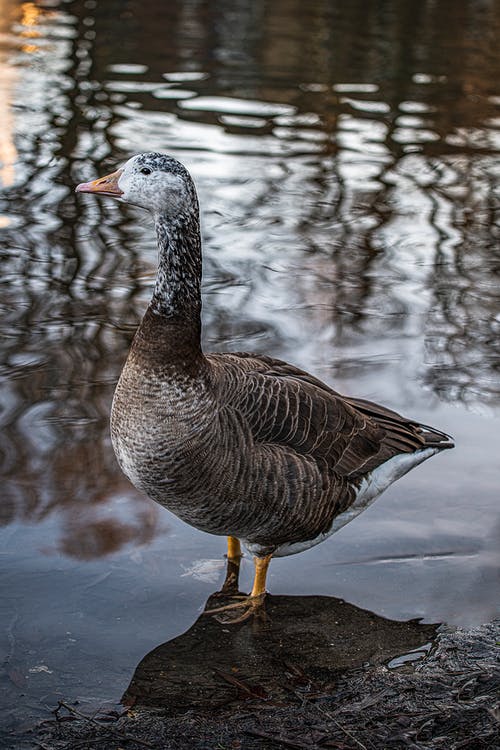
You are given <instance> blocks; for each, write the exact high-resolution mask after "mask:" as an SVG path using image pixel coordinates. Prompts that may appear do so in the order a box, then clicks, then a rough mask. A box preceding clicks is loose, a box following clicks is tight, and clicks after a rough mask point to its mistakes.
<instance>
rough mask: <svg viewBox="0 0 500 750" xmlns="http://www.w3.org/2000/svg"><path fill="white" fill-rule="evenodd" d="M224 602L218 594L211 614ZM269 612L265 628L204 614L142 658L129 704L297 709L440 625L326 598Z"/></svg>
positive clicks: (172, 708) (422, 640)
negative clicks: (304, 699)
mask: <svg viewBox="0 0 500 750" xmlns="http://www.w3.org/2000/svg"><path fill="white" fill-rule="evenodd" d="M219 602H220V599H219V598H216V599H215V600H214V597H210V599H209V600H208V602H207V604H206V609H211V608H213V606H214V605H216V603H219ZM266 608H267V612H268V615H269V616H270V618H271V623H270V624H268V625H267V626H266V627H265V628H262V627H260V628H259V627H258V626H257V627H256V624H255V623H253V624H252V623H248V622H247V623H245V624H241V625H232V626H228V625H223V624H221V623H219V622H217V621H216V620H215V619H214V618H213V617H209V616H206V615H204V614H202V615H201V616H200V617H199V618H198V620H196V622H195V623H194V625H192V627H191V628H190V629H189V630H188V631H187V632H186V633H183V635H180V636H178V637H177V638H174V639H173V640H171V641H168V642H167V643H163V644H162V645H161V646H157V647H156V648H155V649H153V651H151V652H150V653H149V654H147V655H146V656H145V657H144V658H143V659H142V660H141V662H140V663H139V665H138V666H137V668H136V670H135V673H134V676H133V677H132V680H131V682H130V685H129V686H128V688H127V690H126V692H125V694H124V696H123V698H122V702H123V703H125V704H126V705H137V706H139V705H142V706H156V707H161V708H163V709H164V710H165V711H166V712H167V714H168V715H174V716H175V715H176V714H178V713H185V712H186V711H189V710H196V711H206V710H211V709H216V708H220V707H222V706H225V707H228V706H230V705H234V707H235V708H236V707H237V705H238V703H240V704H241V702H248V701H249V700H252V699H253V700H261V701H262V700H265V701H268V702H271V703H272V704H273V705H276V702H278V703H279V704H280V705H288V704H290V703H292V704H295V703H296V702H297V698H298V696H300V694H301V691H303V694H304V695H309V696H310V697H312V696H313V695H316V696H317V697H321V695H322V694H327V693H328V692H329V691H331V689H332V687H333V685H334V684H335V682H336V681H337V679H338V676H339V673H341V672H343V671H345V670H347V669H354V668H356V667H360V666H361V665H363V664H366V663H367V662H370V663H371V664H381V663H383V662H385V661H388V660H389V659H391V658H394V657H396V656H400V655H402V654H405V653H407V652H408V651H411V650H414V649H418V647H420V646H423V645H424V644H427V643H428V642H429V641H430V640H432V639H433V638H434V636H435V634H436V627H435V626H434V625H422V624H420V623H418V622H416V621H410V622H392V621H391V620H385V619H383V618H382V617H378V616H377V615H374V614H373V613H371V612H368V611H366V610H363V609H359V608H358V607H355V606H353V605H352V604H348V603H346V602H344V601H342V600H341V599H333V598H330V597H326V596H303V597H299V596H268V597H267V601H266ZM299 700H300V698H299ZM235 704H236V705H235Z"/></svg>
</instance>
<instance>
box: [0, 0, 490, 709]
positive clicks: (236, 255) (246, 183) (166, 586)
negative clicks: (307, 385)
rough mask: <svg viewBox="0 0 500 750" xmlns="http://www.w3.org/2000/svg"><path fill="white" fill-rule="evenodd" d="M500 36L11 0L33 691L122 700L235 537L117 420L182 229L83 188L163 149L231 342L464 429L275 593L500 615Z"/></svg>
mask: <svg viewBox="0 0 500 750" xmlns="http://www.w3.org/2000/svg"><path fill="white" fill-rule="evenodd" d="M499 32H500V7H499V6H498V4H496V3H489V2H482V3H478V2H473V1H472V0H470V2H460V3H456V2H453V3H452V2H451V0H445V2H441V3H439V4H430V3H429V4H428V3H413V2H409V1H406V2H403V0H401V1H400V2H397V0H388V1H387V2H382V3H380V2H375V1H373V2H368V3H366V2H363V3H361V2H359V3H352V4H351V5H350V6H349V8H347V7H345V4H344V3H340V2H337V3H335V2H326V0H325V1H324V2H322V1H320V0H317V1H316V2H311V3H309V4H308V5H307V9H305V8H304V7H303V6H302V5H301V4H300V3H295V2H293V1H292V0H282V1H281V2H275V3H263V2H259V1H257V2H254V3H252V4H248V3H245V2H234V1H233V2H218V3H213V4H201V3H198V2H195V1H194V0H193V1H187V0H186V1H185V2H170V3H168V4H166V3H161V2H148V3H145V2H141V3H139V2H136V1H133V0H131V1H129V2H126V3H123V2H121V1H120V2H118V0H107V2H106V3H99V4H98V3H96V2H95V0H85V1H84V2H59V1H58V0H51V1H50V2H44V3H19V2H15V1H14V0H3V1H1V2H0V122H1V128H0V181H1V185H2V189H1V191H0V243H1V257H2V274H1V277H0V306H1V312H2V315H1V319H0V333H1V341H0V346H1V350H2V355H1V358H0V367H1V376H2V389H1V395H0V398H1V420H2V431H1V433H0V441H1V442H0V450H1V460H2V476H3V481H2V502H1V505H0V522H1V524H2V528H1V529H0V534H1V553H0V554H1V560H2V566H1V571H2V572H1V580H2V596H1V599H0V608H1V613H2V620H1V621H2V626H1V632H0V653H1V654H2V658H3V659H4V660H5V665H6V676H5V677H4V679H3V683H2V688H1V689H2V695H3V702H4V704H5V705H6V706H8V707H12V706H14V705H17V706H18V705H19V703H20V702H21V704H22V705H24V706H26V707H27V708H29V710H30V711H33V712H36V711H37V710H40V708H41V707H42V706H43V705H53V703H54V700H55V698H56V697H57V696H58V695H63V696H65V697H66V698H76V697H80V698H82V696H83V697H85V696H87V697H89V696H91V697H93V698H95V699H96V700H101V699H110V698H113V697H116V696H119V695H120V694H121V692H122V691H123V689H124V688H125V687H126V685H127V684H128V681H129V679H130V675H131V674H132V672H133V670H134V668H135V666H136V665H137V663H138V662H139V660H140V659H141V658H142V656H143V655H144V654H145V653H147V652H148V651H149V650H151V649H152V648H153V647H154V646H155V645H157V644H158V643H163V642H164V641H166V640H168V639H169V638H172V637H174V636H176V635H178V634H179V633H181V632H183V631H184V630H186V629H187V628H188V627H189V626H190V625H191V623H192V622H193V621H194V620H195V619H196V617H197V615H198V614H199V611H200V608H201V607H202V606H203V604H204V602H205V600H206V598H207V596H208V595H209V593H211V592H212V591H213V590H215V589H217V587H218V586H219V585H220V583H221V580H222V577H223V571H222V564H223V557H222V556H223V552H224V541H223V540H222V539H219V538H215V537H210V536H207V535H204V534H201V533H199V532H197V531H195V530H193V529H190V528H189V527H187V526H185V525H183V524H182V523H180V522H179V521H177V520H176V519H175V518H174V517H172V516H171V515H170V514H169V513H167V512H166V511H164V510H163V509H161V508H159V507H156V506H153V505H151V504H150V503H149V502H148V501H147V500H145V499H144V498H141V497H140V496H139V495H138V494H137V493H136V492H135V490H134V489H133V488H131V486H130V485H129V484H128V483H127V481H126V480H125V479H124V478H123V477H122V475H121V474H120V471H119V469H118V467H117V465H116V462H115V459H114V456H113V453H112V449H111V446H110V441H109V434H108V414H109V408H110V399H111V396H112V391H113V385H114V383H115V381H116V379H117V377H118V374H119V371H120V368H121V365H122V363H123V360H124V358H125V356H126V352H127V349H128V346H129V343H130V340H131V337H132V335H133V332H134V329H135V326H136V325H137V322H138V320H139V319H140V316H141V314H142V312H143V311H144V309H145V305H146V304H147V300H148V297H149V294H150V291H151V285H152V282H153V278H154V272H155V262H156V249H155V241H154V237H153V231H152V226H151V222H150V221H149V219H148V218H146V217H144V216H143V215H142V214H141V213H140V212H139V211H136V210H134V209H132V208H130V207H127V206H121V205H117V204H115V203H113V202H111V201H109V202H105V201H98V200H96V199H94V198H92V197H81V196H75V195H74V192H73V188H74V185H75V184H76V183H78V182H81V181H83V180H87V179H91V178H93V177H95V176H97V175H100V174H104V173H106V172H109V171H111V170H112V169H114V168H115V166H116V165H117V164H118V163H120V162H121V161H122V160H124V159H125V158H127V157H128V156H130V155H131V154H133V153H135V152H137V151H141V150H145V149H160V150H165V151H168V152H170V153H172V154H173V155H175V156H176V157H177V158H179V159H181V160H182V161H183V162H184V163H185V164H186V165H187V166H188V168H189V169H190V170H191V172H192V174H193V176H194V178H195V180H196V183H197V186H198V189H199V194H200V201H201V206H202V216H203V234H204V243H205V256H204V257H205V261H204V342H205V347H206V348H207V349H215V350H225V349H233V350H250V351H251V350H254V351H260V352H263V353H269V354H273V355H274V356H277V357H280V358H283V359H287V360H289V361H292V362H294V363H296V364H297V365H299V366H301V367H304V368H306V369H308V370H310V371H312V372H314V373H315V374H316V375H318V376H319V377H321V378H323V379H324V380H326V381H327V382H329V383H332V384H335V387H336V389H337V390H339V391H341V392H345V393H350V394H355V395H358V396H364V397H367V398H371V399H374V400H377V401H380V402H383V403H385V404H387V405H388V406H391V407H393V408H395V409H397V410H399V411H402V412H404V413H406V414H408V415H411V416H415V417H418V418H419V419H420V420H422V421H423V422H427V423H431V424H434V425H436V426H437V427H439V428H441V429H443V430H445V431H447V432H450V433H451V434H453V435H454V437H455V438H456V441H457V448H456V449H455V450H454V451H449V452H447V453H446V454H445V455H441V456H439V457H436V458H434V459H433V460H431V461H429V462H427V463H426V464H425V465H424V466H422V467H420V468H419V469H417V470H415V471H414V472H413V473H412V474H410V475H409V476H407V477H405V478H404V479H402V480H401V481H400V482H398V483H397V485H395V486H393V487H391V488H390V490H388V491H387V493H386V494H385V495H384V497H383V498H381V499H380V500H379V501H377V503H376V504H375V505H374V506H372V507H371V508H370V509H369V510H368V511H366V513H364V514H363V515H362V516H360V517H359V518H358V519H357V520H356V521H355V522H354V523H353V524H351V525H349V526H347V527H345V528H344V529H342V530H341V531H340V532H339V533H338V534H337V535H335V537H334V538H332V539H330V540H329V541H328V542H326V543H324V544H322V545H320V546H318V547H316V548H314V549H312V550H310V551H308V552H306V553H304V554H302V555H299V556H295V557H291V558H287V559H281V560H276V561H275V562H274V563H273V565H272V567H271V572H270V576H269V587H270V589H271V590H272V591H273V592H274V593H276V594H291V595H297V596H298V595H305V594H326V595H331V596H336V597H343V598H344V599H346V600H347V601H349V602H352V603H354V604H357V605H358V606H360V607H363V608H365V609H369V610H372V611H374V612H376V613H377V614H382V615H384V616H386V617H389V618H393V619H405V618H410V617H411V618H414V617H421V618H424V619H425V620H426V621H427V622H433V621H434V622H436V621H443V620H446V621H448V622H451V623H457V624H472V623H477V622H482V621H485V620H488V619H489V618H491V617H492V616H493V615H494V614H495V612H498V602H499V599H500V597H499V588H500V587H499V580H498V563H499V548H500V545H499V541H500V539H499V537H500V517H499V502H498V495H499V492H498V483H499V478H500V466H499V457H498V454H499V449H498V434H499V426H500V364H499V363H500V336H499V332H500V286H499V279H500V251H499V243H498V177H499V175H500V161H499V158H498V154H499V148H500V90H499V84H498V81H499V80H500V54H499V52H498V44H497V42H498V38H499ZM250 578H251V564H250V562H249V561H245V562H244V566H243V581H242V583H243V585H244V586H246V585H248V584H249V582H250ZM21 693H22V695H23V697H22V698H20V697H19V696H20V694H21Z"/></svg>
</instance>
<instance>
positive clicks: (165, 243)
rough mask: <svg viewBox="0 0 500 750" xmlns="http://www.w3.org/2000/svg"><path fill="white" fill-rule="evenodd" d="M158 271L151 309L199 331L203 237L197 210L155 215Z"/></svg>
mask: <svg viewBox="0 0 500 750" xmlns="http://www.w3.org/2000/svg"><path fill="white" fill-rule="evenodd" d="M155 228H156V236H157V241H158V272H157V276H156V282H155V287H154V292H153V298H152V300H151V309H152V312H154V313H156V314H157V315H159V316H161V317H164V318H167V319H169V320H170V321H172V322H181V323H185V324H186V325H191V326H192V327H194V328H196V329H197V330H198V331H199V328H200V314H201V237H200V223H199V218H198V214H197V212H193V213H186V214H181V215H177V216H175V217H169V216H165V215H162V214H158V215H156V216H155Z"/></svg>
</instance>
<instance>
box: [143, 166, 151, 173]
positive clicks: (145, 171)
mask: <svg viewBox="0 0 500 750" xmlns="http://www.w3.org/2000/svg"><path fill="white" fill-rule="evenodd" d="M141 174H151V170H150V169H149V167H143V168H142V169H141Z"/></svg>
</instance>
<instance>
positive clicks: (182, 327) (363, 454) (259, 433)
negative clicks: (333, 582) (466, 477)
mask: <svg viewBox="0 0 500 750" xmlns="http://www.w3.org/2000/svg"><path fill="white" fill-rule="evenodd" d="M76 191H77V192H78V193H91V194H93V195H99V196H110V197H112V198H115V199H118V200H119V201H121V202H123V203H129V204H131V205H134V206H139V207H140V208H144V209H146V210H147V211H149V212H150V213H151V214H152V216H153V219H154V224H155V228H156V236H157V243H158V268H157V275H156V280H155V284H154V289H153V294H152V298H151V301H150V303H149V306H148V308H147V310H146V312H145V314H144V317H143V319H142V322H141V323H140V325H139V327H138V329H137V332H136V334H135V337H134V339H133V342H132V345H131V348H130V351H129V354H128V357H127V360H126V363H125V365H124V367H123V370H122V372H121V375H120V378H119V380H118V383H117V386H116V390H115V393H114V397H113V403H112V408H111V438H112V444H113V448H114V451H115V453H116V457H117V460H118V463H119V465H120V467H121V469H122V470H123V472H124V473H125V475H126V476H127V477H128V478H129V480H130V481H131V482H132V483H133V484H134V485H135V487H136V488H137V489H139V490H140V491H142V492H144V493H145V494H146V495H148V496H149V497H150V498H152V499H153V500H155V501H156V502H158V503H160V505H162V506H164V507H165V508H167V509H168V510H170V511H171V512H173V513H174V514H175V515H177V516H178V517H179V518H181V519H182V520H183V521H185V522H186V523H188V524H191V525H192V526H194V527H196V528H197V529H201V530H202V531H205V532H208V533H211V534H217V535H223V536H226V537H227V539H228V542H227V558H228V563H231V564H232V566H233V571H234V570H235V569H236V570H237V569H238V566H239V561H240V558H241V554H242V553H241V544H243V545H244V547H245V548H246V549H247V550H248V551H249V552H250V553H251V554H252V555H253V559H254V581H253V586H252V590H251V593H250V595H248V596H244V597H241V598H240V599H237V600H236V601H231V603H230V604H226V605H225V606H222V607H216V608H215V609H213V610H210V611H211V612H219V611H225V610H230V609H235V610H239V609H241V612H238V611H235V612H231V613H228V617H229V619H230V620H231V621H232V622H241V621H243V620H244V619H247V618H248V617H250V616H252V615H254V614H256V613H257V612H258V611H259V610H261V609H262V605H263V601H264V596H265V591H266V575H267V570H268V566H269V563H270V560H271V558H272V557H279V556H285V555H292V554H295V553H298V552H301V551H303V550H306V549H308V548H310V547H312V546H314V545H316V544H318V543H320V542H322V541H323V540H325V539H327V538H328V537H329V536H331V535H332V534H333V533H334V532H336V531H337V530H338V529H340V528H342V526H344V525H345V524H346V523H348V522H349V521H351V520H352V519H354V518H355V517H356V516H357V515H358V514H359V513H360V512H361V511H362V510H364V509H365V508H366V507H367V506H368V505H369V504H370V503H371V502H372V501H373V500H374V499H375V498H376V497H378V496H379V495H380V494H381V493H382V492H383V491H384V490H385V489H386V488H387V487H389V485H391V484H392V483H393V482H395V481H396V480H397V479H399V478H400V477H402V476H403V475H404V474H406V473H407V472H408V471H410V470H411V469H413V468H414V467H415V466H418V464H420V463H422V462H423V461H425V460H427V459H428V458H430V457H431V456H433V455H434V454H436V453H438V452H440V451H442V450H444V449H446V448H452V447H453V446H454V443H453V439H452V438H451V437H450V436H449V435H446V434H445V433H444V432H441V431H439V430H437V429H434V428H432V427H428V426H426V425H423V424H420V423H419V422H416V421H413V420H412V419H406V418H405V417H402V416H401V415H399V414H397V413H396V412H394V411H391V410H390V409H387V408H385V407H384V406H380V405H378V404H375V403H372V402H370V401H367V400H364V399H361V398H353V397H350V396H342V395H340V394H339V393H337V392H336V391H334V390H333V389H332V388H330V387H329V386H328V385H326V384H325V383H323V382H322V381H321V380H318V379H317V378H316V377H314V376H313V375H310V374H309V373H307V372H305V371H303V370H301V369H298V368H297V367H295V366H294V365H292V364H288V363H287V362H284V361H281V360H278V359H273V358H272V357H269V356H263V355H259V354H250V353H241V352H228V353H212V354H205V353H204V352H203V351H202V348H201V343H200V333H201V321H200V312H201V271H202V257H201V236H200V221H199V206H198V198H197V194H196V189H195V186H194V183H193V180H192V178H191V176H190V174H189V172H188V171H187V169H186V168H185V167H184V166H183V165H182V164H181V163H180V162H179V161H177V160H176V159H175V158H173V157H171V156H168V155H165V154H163V153H156V152H154V153H142V154H138V155H136V156H133V157H132V158H131V159H129V160H128V161H127V162H126V163H125V164H124V166H123V167H121V168H119V169H118V170H117V171H115V172H113V173H112V174H109V175H107V176H105V177H101V178H100V179H96V180H93V181H91V182H85V183H81V184H80V185H78V186H77V187H76ZM226 583H227V586H226V587H225V589H224V587H223V590H227V591H232V587H233V588H234V586H233V585H234V577H233V580H232V581H229V582H228V581H227V580H226ZM232 593H236V592H235V591H232ZM225 616H226V615H224V617H225Z"/></svg>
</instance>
